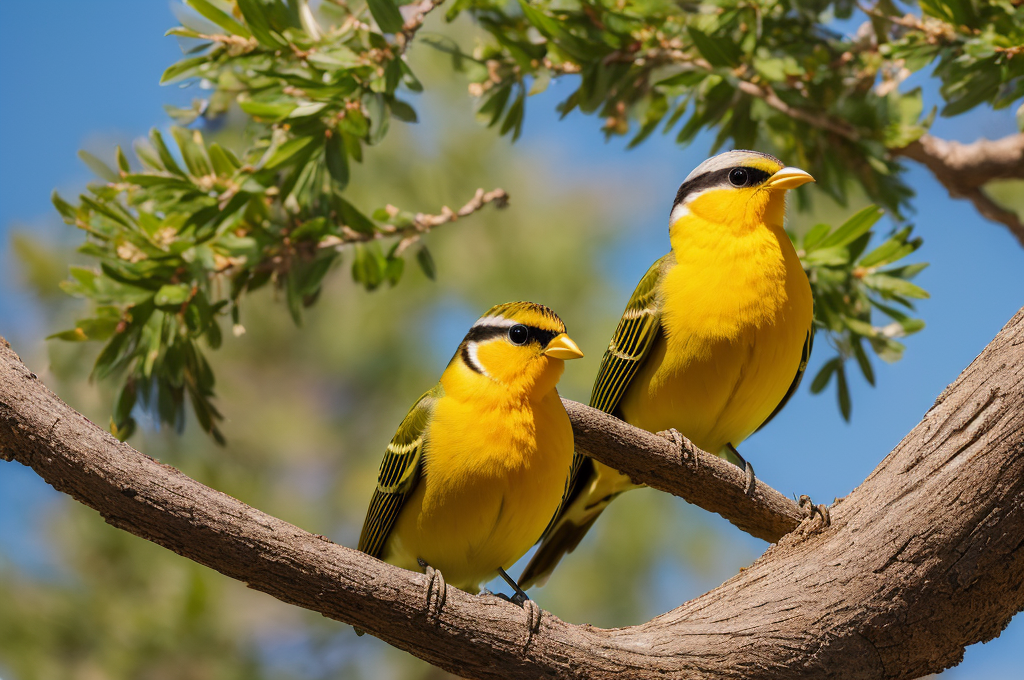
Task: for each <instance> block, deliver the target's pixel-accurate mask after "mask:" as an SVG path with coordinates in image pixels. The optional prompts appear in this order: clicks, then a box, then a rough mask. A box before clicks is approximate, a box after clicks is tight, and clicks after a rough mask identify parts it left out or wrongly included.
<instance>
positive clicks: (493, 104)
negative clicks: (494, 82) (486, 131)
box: [476, 85, 512, 127]
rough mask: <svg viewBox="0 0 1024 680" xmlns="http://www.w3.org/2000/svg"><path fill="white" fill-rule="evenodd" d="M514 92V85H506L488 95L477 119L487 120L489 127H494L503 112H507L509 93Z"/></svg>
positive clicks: (478, 112)
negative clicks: (506, 105)
mask: <svg viewBox="0 0 1024 680" xmlns="http://www.w3.org/2000/svg"><path fill="white" fill-rule="evenodd" d="M511 94H512V86H511V85H506V86H504V87H501V88H499V89H498V91H497V92H495V93H493V94H492V95H491V96H490V97H488V99H487V101H486V102H484V104H483V106H481V107H480V108H479V110H477V112H476V115H477V119H478V120H480V121H481V122H486V123H487V127H492V126H493V125H494V124H495V123H497V122H498V121H499V120H501V114H503V113H504V112H505V104H506V103H508V98H509V95H511Z"/></svg>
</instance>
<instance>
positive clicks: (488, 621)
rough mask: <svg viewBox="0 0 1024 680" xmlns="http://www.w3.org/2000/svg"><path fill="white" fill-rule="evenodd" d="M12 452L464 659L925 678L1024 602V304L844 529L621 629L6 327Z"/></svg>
mask: <svg viewBox="0 0 1024 680" xmlns="http://www.w3.org/2000/svg"><path fill="white" fill-rule="evenodd" d="M589 436H590V435H588V434H587V433H585V432H584V433H582V437H583V438H584V439H587V438H588V437H589ZM588 441H589V440H588ZM591 452H592V453H596V454H599V455H603V454H600V449H599V448H598V447H596V446H595V447H594V448H593V449H592V451H591ZM822 455H828V452H827V451H823V452H822ZM0 456H2V457H4V458H6V459H9V460H12V459H13V460H17V461H19V462H21V463H23V464H25V465H29V466H31V467H32V468H33V469H34V470H35V471H36V472H38V473H39V474H40V475H41V476H42V477H43V478H44V479H46V480H47V481H48V482H49V483H50V484H52V485H53V486H54V487H55V488H57V489H58V490H60V491H63V492H65V493H68V494H70V495H72V496H73V497H75V498H76V499H78V500H80V501H81V502H83V503H85V504H87V505H90V506H91V507H93V508H95V509H97V510H98V511H99V512H100V513H101V514H102V515H103V517H104V518H105V519H106V520H107V521H108V522H110V523H111V524H113V525H114V526H117V527H120V528H123V529H125V530H127V531H130V532H132V533H134V534H136V535H138V536H142V537H144V538H147V539H148V540H151V541H154V542H156V543H158V544H160V545H163V546H165V547H167V548H169V549H171V550H174V551H175V552H177V553H179V554H181V555H184V556H186V557H188V558H190V559H193V560H195V561H197V562H199V563H201V564H205V565H208V566H210V567H212V568H214V569H217V570H218V571H220V572H221V573H223V574H225V575H227V576H229V577H231V578H235V579H238V580H241V581H244V582H245V583H247V584H248V585H249V586H250V587H252V588H255V589H257V590H261V591H264V592H267V593H269V594H271V595H273V596H274V597H277V598H279V599H281V600H283V601H285V602H289V603H292V604H296V605H299V606H302V607H306V608H308V609H312V610H314V611H318V612H321V613H323V614H324V615H326V616H329V617H332V618H335V619H337V620H340V621H344V622H347V623H352V624H355V625H357V626H359V627H361V628H364V629H365V630H367V631H369V632H371V633H373V634H374V635H377V636H379V637H381V638H383V639H385V640H387V641H389V642H391V643H392V644H395V645H396V646H398V647H401V648H402V649H406V650H409V651H410V652H412V653H413V654H416V655H417V656H419V657H421V658H424V659H426V660H428V661H430V662H431V663H434V664H437V665H439V666H441V667H443V668H446V669H448V670H451V671H454V672H456V673H458V674H460V675H462V676H464V677H472V678H497V677H501V678H507V679H516V678H537V677H556V676H559V677H590V678H616V679H617V680H618V679H621V678H655V677H657V678H664V677H673V678H740V677H743V678H779V679H782V678H785V679H786V680H793V679H802V678H839V677H842V678H915V677H920V676H921V675H924V674H926V673H928V672H933V671H937V670H940V669H942V668H945V667H948V666H950V665H952V664H954V663H956V662H957V661H958V660H959V659H960V658H961V656H962V653H963V648H964V646H965V645H967V644H970V643H973V642H977V641H979V640H987V639H990V638H992V637H994V636H995V635H998V633H999V632H1000V630H1001V629H1002V628H1003V626H1005V624H1006V623H1007V622H1008V621H1009V619H1010V617H1011V616H1012V615H1013V614H1015V613H1016V612H1018V611H1020V610H1021V609H1022V608H1024V588H1022V587H1021V583H1024V310H1022V311H1021V312H1018V314H1017V315H1016V316H1015V317H1014V318H1013V319H1012V320H1011V321H1010V323H1008V324H1007V326H1006V327H1005V328H1004V329H1003V331H1002V332H1001V333H1000V334H999V335H998V336H997V338H996V339H995V340H994V341H993V342H992V343H991V344H990V345H989V346H988V347H987V348H986V349H985V351H984V352H982V354H981V355H980V356H979V357H978V359H976V360H975V361H974V363H972V364H971V366H970V367H968V368H967V369H966V370H965V371H964V372H963V373H962V374H961V375H960V377H959V378H958V379H957V380H956V382H955V383H954V384H953V385H952V386H950V387H949V388H947V390H946V391H945V392H944V393H943V394H942V395H941V396H940V397H939V399H938V400H937V401H936V403H935V405H934V406H933V407H932V409H931V410H930V411H929V412H928V414H927V415H926V416H925V418H924V420H922V422H921V423H920V424H919V425H918V426H917V427H916V428H915V429H914V430H913V431H912V432H911V433H910V434H909V435H907V437H906V438H905V439H904V440H903V441H902V442H901V443H900V444H899V445H898V446H897V447H896V449H895V450H894V451H893V452H892V453H891V454H889V456H887V457H886V458H885V460H883V461H882V463H881V464H880V465H879V467H878V468H877V469H876V470H875V471H874V472H873V473H872V474H871V476H870V477H868V479H867V480H866V481H865V482H864V483H863V484H861V485H860V486H859V487H858V488H857V489H856V490H854V491H853V492H852V493H851V494H850V495H849V496H848V497H846V498H845V499H843V500H841V501H839V502H837V503H836V505H835V506H834V507H833V509H832V525H831V526H830V527H828V528H825V529H820V528H819V525H818V524H817V523H807V524H804V525H801V527H800V528H799V529H798V530H797V531H794V532H792V533H791V534H789V535H787V536H786V537H785V538H784V539H783V540H782V541H780V542H779V544H778V545H776V546H773V547H772V548H770V549H769V550H768V552H766V553H765V555H763V556H762V557H761V558H760V559H759V560H758V561H757V562H755V563H754V564H753V565H752V566H751V567H750V568H748V569H746V570H744V571H743V572H741V573H740V574H738V575H736V576H735V577H733V578H732V579H730V580H729V581H727V582H726V583H725V584H723V585H722V586H720V587H719V588H716V589H715V590H713V591H711V592H710V593H708V594H706V595H704V596H702V597H700V598H697V599H695V600H693V601H691V602H689V603H687V604H685V605H683V606H681V607H679V608H677V609H675V610H673V611H671V612H669V613H667V614H665V615H663V616H660V617H658V618H656V619H654V620H652V621H650V622H648V623H646V624H643V625H640V626H633V627H629V628H622V629H615V630H601V629H595V628H591V627H589V626H574V625H570V624H567V623H564V622H562V621H560V620H558V619H557V618H555V617H554V616H552V615H551V614H548V613H540V614H539V615H537V612H536V610H535V609H532V608H525V609H520V608H518V607H516V606H514V605H512V604H510V603H507V602H505V601H503V600H499V599H497V598H493V597H486V596H485V597H478V596H471V595H467V594H465V593H463V592H461V591H458V590H456V589H454V588H445V587H444V586H443V584H442V582H441V580H440V579H438V578H436V577H435V578H433V579H430V580H428V578H427V577H426V576H424V575H422V574H415V573H412V572H407V571H403V570H401V569H397V568H394V567H391V566H388V565H385V564H383V563H382V562H379V561H377V560H374V559H372V558H369V557H367V556H366V555H363V554H361V553H358V552H356V551H354V550H351V549H348V548H344V547H341V546H337V545H334V544H332V543H330V542H329V541H327V540H326V539H323V538H322V537H318V536H315V535H313V534H309V533H307V532H305V531H303V530H301V529H298V528H297V527H294V526H292V525H290V524H287V523H286V522H282V521H281V520H278V519H276V518H273V517H270V516H268V515H266V514H264V513H261V512H259V511H258V510H255V509H253V508H251V507H249V506H246V505H245V504H244V503H241V502H240V501H237V500H235V499H233V498H231V497H229V496H227V495H225V494H222V493H219V492H217V491H214V490H212V489H209V488H207V487H205V486H203V485H202V484H199V483H198V482H195V481H193V480H191V479H189V478H188V477H186V476H184V475H183V474H181V473H180V472H178V471H177V470H174V469H173V468H170V467H168V466H165V465H161V464H159V463H157V462H156V461H154V460H152V459H150V458H148V457H146V456H144V455H142V454H140V453H139V452H137V451H135V450H134V449H132V448H131V447H130V446H128V445H126V444H122V443H119V442H117V441H116V440H114V439H113V438H112V437H110V435H109V434H107V433H106V432H103V431H102V430H100V429H99V428H97V427H96V426H95V425H93V424H92V423H90V422H89V421H88V420H86V419H85V418H84V417H83V416H81V415H80V414H78V413H76V412H75V411H74V410H73V409H71V408H69V407H68V406H67V405H65V404H64V403H63V402H61V401H60V400H59V399H57V398H56V397H55V396H54V395H53V394H52V393H51V392H49V391H48V390H47V389H46V388H45V387H44V386H42V385H41V384H40V383H39V382H38V380H36V378H35V376H34V375H33V374H31V373H29V371H28V369H26V368H25V367H24V366H23V365H22V364H21V362H20V361H19V360H18V359H17V357H16V356H15V355H14V353H13V352H12V351H11V350H10V349H9V348H8V347H7V346H6V344H4V343H0ZM608 460H611V457H610V456H609V457H608Z"/></svg>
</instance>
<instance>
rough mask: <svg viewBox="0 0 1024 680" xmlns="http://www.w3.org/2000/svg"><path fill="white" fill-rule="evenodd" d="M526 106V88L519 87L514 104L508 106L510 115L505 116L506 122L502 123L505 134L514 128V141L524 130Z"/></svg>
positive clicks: (502, 132) (502, 130) (502, 131)
mask: <svg viewBox="0 0 1024 680" xmlns="http://www.w3.org/2000/svg"><path fill="white" fill-rule="evenodd" d="M525 106H526V90H525V89H523V88H520V89H519V94H518V95H516V100H515V101H514V102H512V106H510V107H508V115H506V116H505V122H504V123H502V124H501V133H500V134H503V135H504V134H505V133H506V132H508V131H509V130H512V131H513V132H512V141H513V142H514V141H516V140H517V139H519V133H520V132H522V130H523V113H524V112H525Z"/></svg>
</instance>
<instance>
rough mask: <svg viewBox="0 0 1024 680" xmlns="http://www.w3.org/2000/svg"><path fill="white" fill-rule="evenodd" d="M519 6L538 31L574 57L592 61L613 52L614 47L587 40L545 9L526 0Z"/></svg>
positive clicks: (520, 2) (521, 0)
mask: <svg viewBox="0 0 1024 680" xmlns="http://www.w3.org/2000/svg"><path fill="white" fill-rule="evenodd" d="M519 7H520V8H521V9H522V10H523V14H524V15H526V20H527V21H529V22H530V23H531V24H533V25H534V26H535V27H536V28H537V30H538V31H540V32H541V33H543V34H544V35H545V36H547V37H548V38H551V39H552V40H553V41H554V42H555V44H556V45H557V46H558V47H559V48H560V49H562V50H564V51H565V52H566V53H568V54H569V55H570V56H572V57H573V58H574V59H578V60H580V61H590V60H596V59H601V58H602V57H604V56H605V55H606V54H608V53H609V52H611V50H612V48H611V47H609V46H607V45H604V44H601V45H597V44H594V43H590V42H587V41H586V40H584V39H583V38H580V37H578V36H576V35H573V34H572V33H571V32H570V31H569V30H568V28H566V25H567V24H565V23H564V22H560V21H558V20H556V19H555V18H553V17H550V16H548V15H547V14H545V13H544V10H542V9H540V8H538V7H535V6H533V5H531V4H530V3H529V2H527V1H526V0H519Z"/></svg>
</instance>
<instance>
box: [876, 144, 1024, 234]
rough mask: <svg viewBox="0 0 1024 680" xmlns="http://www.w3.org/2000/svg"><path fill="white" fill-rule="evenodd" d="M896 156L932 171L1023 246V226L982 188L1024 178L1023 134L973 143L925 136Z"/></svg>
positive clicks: (953, 192) (894, 152)
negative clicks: (1001, 225)
mask: <svg viewBox="0 0 1024 680" xmlns="http://www.w3.org/2000/svg"><path fill="white" fill-rule="evenodd" d="M890 151H891V152H892V153H893V154H894V155H896V156H903V157H905V158H910V159H912V160H915V161H917V162H918V163H920V164H922V165H924V166H925V167H926V168H928V169H929V170H931V171H932V174H933V175H935V178H936V179H938V180H939V182H941V183H942V186H944V187H946V190H947V191H949V195H950V196H952V197H953V198H966V199H968V200H969V201H971V202H972V203H974V207H975V208H977V210H978V212H980V213H981V214H982V215H984V216H985V217H987V218H988V219H990V220H992V221H993V222H999V223H1001V224H1004V225H1006V227H1007V228H1008V229H1009V230H1010V233H1012V234H1013V235H1014V236H1015V237H1016V239H1017V241H1019V242H1020V244H1021V245H1022V246H1024V223H1022V222H1021V220H1020V217H1019V216H1018V215H1017V213H1015V212H1013V211H1012V210H1007V209H1005V208H1003V207H1002V206H1000V205H998V204H997V203H996V202H995V201H993V200H992V199H991V198H989V197H988V196H986V195H985V193H984V192H983V191H982V188H981V187H982V186H983V185H985V184H986V183H988V182H991V181H992V180H994V179H1024V133H1018V134H1014V135H1009V136H1007V137H1003V138H1002V139H996V140H989V139H979V140H978V141H976V142H971V143H970V144H962V143H960V142H955V141H950V140H945V139H939V138H937V137H932V136H931V135H924V136H923V137H921V138H920V139H918V140H917V141H915V142H911V143H910V144H908V145H907V146H905V147H902V148H899V149H890Z"/></svg>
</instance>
